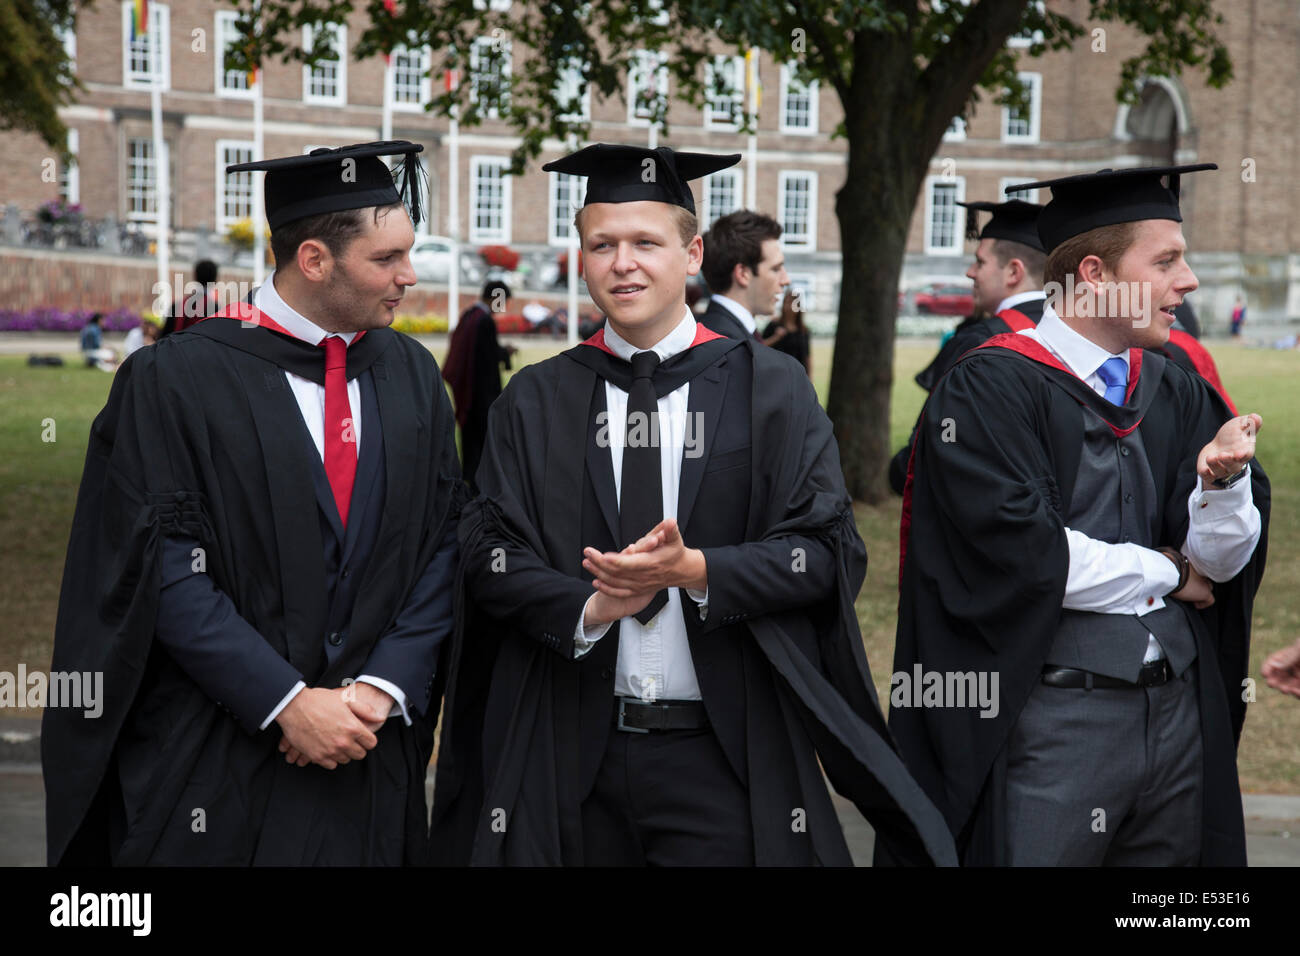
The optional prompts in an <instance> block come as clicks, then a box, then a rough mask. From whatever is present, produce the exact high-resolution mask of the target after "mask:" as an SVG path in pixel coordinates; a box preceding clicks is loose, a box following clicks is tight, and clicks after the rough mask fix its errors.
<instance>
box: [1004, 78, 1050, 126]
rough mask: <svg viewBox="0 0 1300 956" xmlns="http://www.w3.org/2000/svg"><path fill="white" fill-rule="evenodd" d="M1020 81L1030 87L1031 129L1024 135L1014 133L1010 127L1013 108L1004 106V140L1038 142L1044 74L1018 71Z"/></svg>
mask: <svg viewBox="0 0 1300 956" xmlns="http://www.w3.org/2000/svg"><path fill="white" fill-rule="evenodd" d="M1016 75H1017V76H1018V77H1019V78H1020V82H1021V83H1023V84H1025V85H1026V86H1028V87H1029V131H1028V132H1027V133H1025V134H1024V135H1021V134H1019V133H1012V132H1011V131H1010V130H1009V129H1008V127H1009V126H1010V125H1011V109H1010V108H1009V107H1006V106H1004V107H1002V142H1004V143H1037V142H1038V139H1039V134H1040V132H1041V130H1040V127H1039V121H1040V119H1041V114H1042V111H1043V74H1041V73H1018V74H1016Z"/></svg>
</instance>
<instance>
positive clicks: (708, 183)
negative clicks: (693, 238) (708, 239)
mask: <svg viewBox="0 0 1300 956" xmlns="http://www.w3.org/2000/svg"><path fill="white" fill-rule="evenodd" d="M716 179H730V180H731V181H732V183H733V186H732V192H733V193H735V196H736V205H735V207H734V208H732V209H728V210H727V212H724V213H718V214H717V215H715V214H714V213H715V210H714V208H713V192H712V190H713V183H714V181H715V180H716ZM702 182H703V185H702V186H701V190H700V191H701V193H702V194H703V195H701V196H700V205H701V206H702V207H703V208H702V210H701V211H702V212H703V213H704V215H703V216H702V217H701V218H700V229H701V231H707V230H709V229H711V228H713V224H714V223H715V222H717V221H718V220H719V219H721V218H722V217H723V216H725V215H727V213H731V212H735V211H736V210H738V209H744V208H745V177H744V174H743V173H742V172H741V170H740V169H739V168H738V167H735V166H733V167H732V168H731V169H721V170H718V172H716V173H710V174H709V175H707V176H705V177H704V179H703V181H702Z"/></svg>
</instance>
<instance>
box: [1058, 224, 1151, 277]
mask: <svg viewBox="0 0 1300 956" xmlns="http://www.w3.org/2000/svg"><path fill="white" fill-rule="evenodd" d="M1136 232H1137V224H1136V223H1132V222H1121V223H1118V224H1117V225H1113V226H1098V227H1097V228H1096V229H1089V230H1088V231H1087V232H1085V233H1082V234H1081V235H1078V236H1072V237H1070V238H1069V239H1066V240H1065V242H1063V243H1061V244H1060V245H1059V246H1057V247H1056V248H1055V249H1053V250H1052V251H1051V253H1050V254H1049V255H1048V256H1047V265H1046V266H1045V267H1044V270H1043V280H1044V281H1043V287H1044V288H1046V287H1047V286H1049V285H1051V284H1052V283H1053V282H1055V283H1056V285H1057V286H1058V287H1060V288H1064V286H1065V277H1066V276H1072V275H1074V274H1075V273H1077V272H1078V271H1079V265H1080V264H1081V263H1082V262H1083V260H1084V259H1086V258H1088V256H1096V257H1097V258H1099V259H1100V260H1101V261H1102V263H1104V264H1105V266H1106V268H1107V269H1110V270H1111V271H1112V272H1114V271H1115V266H1116V265H1118V264H1119V260H1120V259H1122V258H1123V257H1124V253H1126V252H1128V248H1129V246H1131V245H1133V239H1134V238H1135V234H1136Z"/></svg>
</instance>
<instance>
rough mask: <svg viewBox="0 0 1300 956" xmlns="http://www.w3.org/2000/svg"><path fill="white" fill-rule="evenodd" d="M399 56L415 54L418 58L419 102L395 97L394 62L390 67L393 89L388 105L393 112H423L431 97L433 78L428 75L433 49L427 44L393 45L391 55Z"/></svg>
mask: <svg viewBox="0 0 1300 956" xmlns="http://www.w3.org/2000/svg"><path fill="white" fill-rule="evenodd" d="M399 56H402V57H408V56H415V57H418V58H419V65H418V68H419V71H420V89H419V94H418V95H419V102H418V103H410V102H407V101H405V100H399V99H398V98H397V67H396V65H395V64H394V66H393V68H392V69H393V89H392V96H391V97H390V101H389V105H390V106H392V108H393V110H394V111H395V112H399V113H423V112H424V111H425V109H424V108H425V107H426V106H428V105H429V101H430V100H432V99H433V80H432V78H431V77H430V76H429V68H430V65H431V64H432V63H433V51H431V50H430V49H429V48H428V47H427V46H425V47H417V48H415V49H412V48H410V47H406V46H399V47H394V48H393V57H394V58H396V57H399Z"/></svg>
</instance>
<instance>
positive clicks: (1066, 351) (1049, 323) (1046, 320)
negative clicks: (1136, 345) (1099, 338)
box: [1026, 304, 1128, 380]
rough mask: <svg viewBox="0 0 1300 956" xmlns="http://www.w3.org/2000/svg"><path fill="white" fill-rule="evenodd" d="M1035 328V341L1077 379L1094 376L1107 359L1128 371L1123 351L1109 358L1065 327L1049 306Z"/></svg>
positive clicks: (1063, 322) (1045, 308)
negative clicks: (1036, 334) (1045, 348)
mask: <svg viewBox="0 0 1300 956" xmlns="http://www.w3.org/2000/svg"><path fill="white" fill-rule="evenodd" d="M1036 328H1037V332H1038V336H1037V337H1038V339H1039V341H1041V342H1042V343H1043V344H1044V345H1046V346H1047V347H1048V348H1049V349H1050V350H1051V351H1052V353H1053V354H1054V355H1056V357H1057V358H1059V359H1060V360H1061V361H1063V362H1064V363H1065V364H1066V365H1067V366H1068V367H1069V369H1070V371H1071V372H1073V373H1074V374H1075V375H1077V376H1078V377H1079V378H1081V379H1084V380H1087V379H1088V378H1089V377H1090V376H1092V375H1095V374H1096V372H1097V369H1099V368H1101V366H1102V363H1103V362H1105V361H1106V360H1107V359H1112V358H1118V359H1123V360H1124V368H1125V369H1126V370H1127V369H1128V352H1127V351H1124V352H1122V353H1120V354H1119V355H1111V354H1110V353H1109V352H1107V351H1106V350H1105V349H1104V348H1102V347H1101V346H1100V345H1098V344H1097V343H1096V342H1093V341H1092V340H1091V339H1086V338H1084V337H1083V336H1082V335H1080V334H1079V333H1078V332H1076V331H1075V330H1074V329H1072V328H1070V327H1069V326H1068V325H1066V324H1065V321H1064V320H1063V319H1062V318H1061V317H1060V316H1059V315H1057V314H1056V311H1055V310H1054V309H1053V308H1052V307H1051V306H1050V305H1046V304H1044V305H1043V317H1042V319H1040V320H1039V322H1038V325H1037V326H1036ZM1026 331H1028V330H1026Z"/></svg>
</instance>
